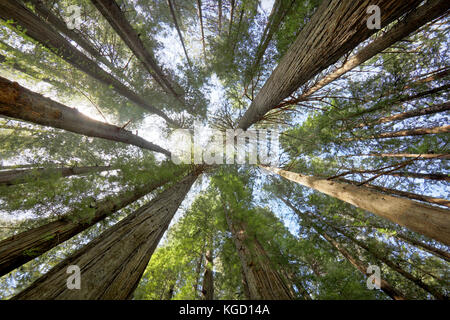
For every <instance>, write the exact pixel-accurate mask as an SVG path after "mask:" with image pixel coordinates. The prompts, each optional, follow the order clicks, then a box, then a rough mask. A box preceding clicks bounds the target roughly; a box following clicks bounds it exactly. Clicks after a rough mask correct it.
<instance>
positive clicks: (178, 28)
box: [167, 0, 192, 68]
mask: <svg viewBox="0 0 450 320" xmlns="http://www.w3.org/2000/svg"><path fill="white" fill-rule="evenodd" d="M167 5H168V6H169V9H170V14H171V15H172V19H173V23H174V24H175V29H177V32H178V37H179V38H180V41H181V45H182V47H183V51H184V55H185V56H186V60H187V63H188V64H189V67H190V68H192V63H191V60H190V59H189V55H188V53H187V50H186V46H185V45H184V40H183V35H182V34H181V30H180V27H179V26H178V21H177V15H176V14H175V9H174V8H173V4H172V0H167Z"/></svg>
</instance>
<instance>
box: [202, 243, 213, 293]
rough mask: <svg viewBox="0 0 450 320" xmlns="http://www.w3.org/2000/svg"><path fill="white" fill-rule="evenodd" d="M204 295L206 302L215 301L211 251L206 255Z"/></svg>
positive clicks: (207, 251)
mask: <svg viewBox="0 0 450 320" xmlns="http://www.w3.org/2000/svg"><path fill="white" fill-rule="evenodd" d="M202 295H203V299H204V300H213V299H214V275H213V256H212V251H211V250H206V253H205V272H204V273H203V285H202Z"/></svg>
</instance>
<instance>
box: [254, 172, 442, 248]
mask: <svg viewBox="0 0 450 320" xmlns="http://www.w3.org/2000/svg"><path fill="white" fill-rule="evenodd" d="M261 167H262V168H264V169H266V170H268V171H269V172H273V173H276V174H279V175H280V176H282V177H284V178H286V179H288V180H291V181H294V182H297V183H300V184H302V185H304V186H306V187H309V188H313V189H314V190H317V191H319V192H322V193H325V194H327V195H329V196H332V197H335V198H337V199H339V200H342V201H344V202H347V203H350V204H352V205H354V206H356V207H358V208H361V209H364V210H367V211H369V212H372V213H374V214H376V215H379V216H381V217H383V218H385V219H388V220H390V221H392V222H394V223H397V224H399V225H401V226H404V227H406V228H408V229H410V230H412V231H414V232H418V233H420V234H423V235H425V236H427V237H430V238H432V239H435V240H437V241H440V242H442V243H444V244H446V245H450V216H449V210H446V209H442V208H438V207H433V206H429V205H425V204H422V203H419V202H416V201H413V200H409V199H404V198H398V197H393V196H390V195H386V194H383V193H380V192H377V191H373V190H372V189H370V188H367V187H363V186H355V185H351V184H346V183H340V182H336V181H330V180H326V179H320V178H316V177H314V176H305V175H301V174H298V173H295V172H289V171H285V170H282V169H279V168H273V167H265V166H261Z"/></svg>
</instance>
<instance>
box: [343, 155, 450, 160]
mask: <svg viewBox="0 0 450 320" xmlns="http://www.w3.org/2000/svg"><path fill="white" fill-rule="evenodd" d="M350 156H358V157H363V156H364V157H392V158H418V159H445V160H448V159H450V154H448V153H367V154H355V155H350Z"/></svg>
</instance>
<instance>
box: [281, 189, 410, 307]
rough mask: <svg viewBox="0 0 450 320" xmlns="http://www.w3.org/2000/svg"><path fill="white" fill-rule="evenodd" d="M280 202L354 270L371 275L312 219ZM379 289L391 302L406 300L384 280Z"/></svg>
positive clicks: (381, 281) (381, 280) (291, 206)
mask: <svg viewBox="0 0 450 320" xmlns="http://www.w3.org/2000/svg"><path fill="white" fill-rule="evenodd" d="M279 199H280V200H282V201H283V202H284V203H285V204H286V205H287V206H288V207H289V208H290V209H291V210H293V211H294V212H295V213H296V214H297V215H298V217H299V218H300V219H304V220H306V221H307V222H308V223H310V224H311V226H312V227H313V228H314V230H316V232H317V233H318V234H320V235H321V236H322V237H323V238H324V239H325V240H327V241H328V242H329V243H330V244H331V246H332V247H333V248H334V249H336V250H337V251H338V252H340V253H341V254H342V255H343V256H344V257H345V258H346V259H347V260H348V262H350V263H351V264H352V265H353V266H354V267H355V268H356V269H358V270H359V271H360V272H361V273H362V274H363V275H365V276H367V277H369V276H370V275H371V274H369V273H368V272H367V267H366V266H365V265H364V263H363V262H362V261H361V260H359V259H358V258H356V257H354V256H353V255H352V254H351V253H350V252H349V251H347V249H345V247H344V246H342V245H341V244H340V243H339V242H338V241H336V239H335V238H333V237H332V236H331V235H329V234H328V233H326V232H325V231H324V230H323V229H322V228H320V227H319V226H318V225H317V224H316V223H314V222H313V221H312V219H311V218H310V217H309V216H308V215H307V214H304V213H302V212H300V210H298V209H297V208H296V207H295V206H294V205H293V204H292V203H291V202H290V201H289V200H287V199H284V198H282V197H280V198H279ZM380 289H381V290H383V291H384V292H385V293H386V294H387V295H388V296H389V297H391V298H392V299H393V300H406V297H405V296H404V295H403V294H402V293H401V292H400V291H398V290H397V289H395V288H394V287H393V286H392V285H391V284H390V283H389V282H387V281H386V280H384V279H380Z"/></svg>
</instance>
